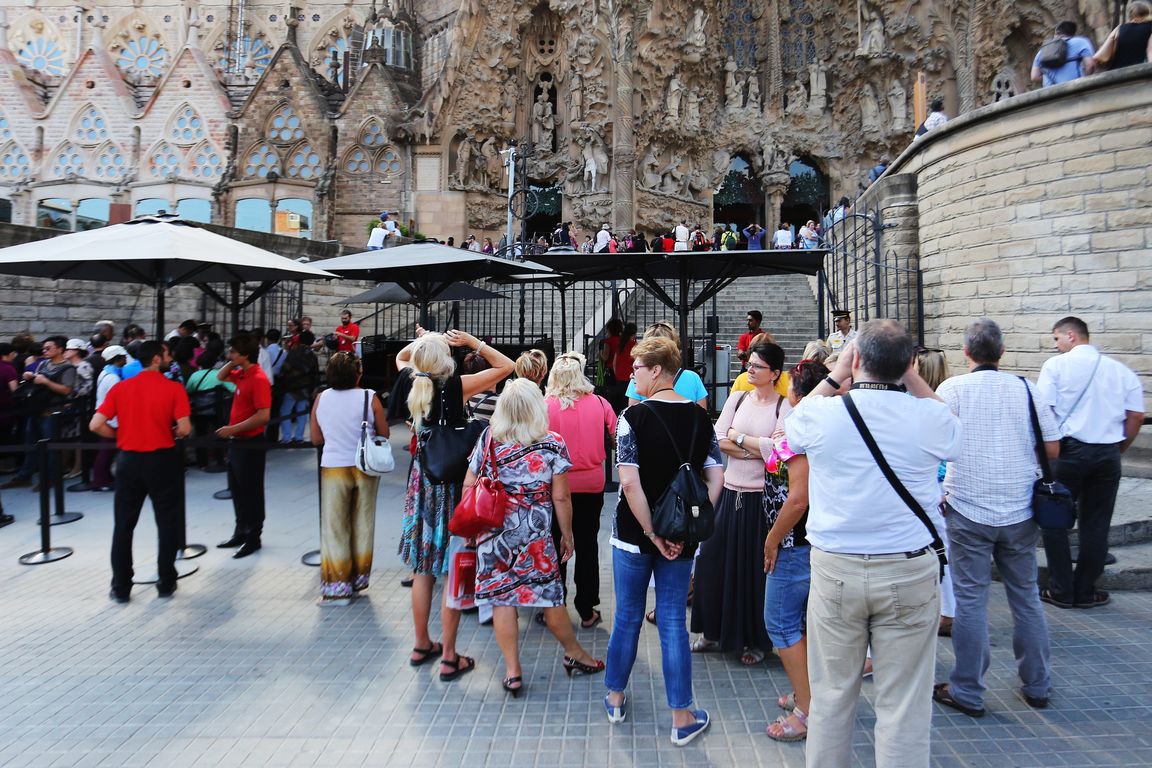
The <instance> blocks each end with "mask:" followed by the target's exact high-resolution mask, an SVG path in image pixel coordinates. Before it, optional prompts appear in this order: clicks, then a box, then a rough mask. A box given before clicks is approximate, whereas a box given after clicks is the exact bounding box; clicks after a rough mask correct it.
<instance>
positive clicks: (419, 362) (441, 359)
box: [388, 326, 513, 681]
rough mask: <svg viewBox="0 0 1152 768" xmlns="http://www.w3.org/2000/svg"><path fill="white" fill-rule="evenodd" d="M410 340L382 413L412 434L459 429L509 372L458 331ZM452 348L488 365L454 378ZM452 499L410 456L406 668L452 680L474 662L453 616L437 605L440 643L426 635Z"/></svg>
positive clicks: (403, 553) (501, 360)
mask: <svg viewBox="0 0 1152 768" xmlns="http://www.w3.org/2000/svg"><path fill="white" fill-rule="evenodd" d="M416 333H417V338H416V340H415V341H414V342H412V343H411V344H409V345H408V346H406V347H404V349H402V350H400V352H399V353H398V354H397V355H396V366H397V368H399V369H400V376H399V378H397V380H396V385H395V386H394V387H393V388H392V394H391V396H390V397H389V400H388V406H389V416H391V417H394V418H403V419H407V420H408V421H409V422H410V423H411V425H412V432H413V434H414V435H417V436H418V435H419V434H420V432H421V430H422V429H424V427H425V426H426V425H430V424H435V423H438V422H439V421H441V420H443V421H444V422H446V423H447V424H451V425H462V424H464V422H465V421H466V417H465V412H464V404H465V403H466V402H467V401H468V398H470V397H471V396H472V395H474V394H476V393H477V392H483V391H484V390H487V389H491V388H493V387H495V386H496V384H497V383H498V382H500V381H501V380H503V379H505V378H507V377H508V375H509V374H511V373H512V368H513V364H512V361H511V360H510V359H508V357H507V356H506V355H504V354H503V353H501V352H499V351H497V350H495V349H493V348H492V347H490V346H488V345H487V344H486V343H485V342H482V341H480V340H478V339H477V338H476V337H475V336H473V335H472V334H470V333H465V332H464V331H456V330H453V331H448V332H447V333H444V334H439V333H428V332H426V331H425V330H424V329H423V328H420V327H419V326H417V329H416ZM452 347H466V348H468V349H471V350H473V351H474V352H476V353H478V354H480V355H482V356H483V357H484V359H485V360H486V361H487V362H488V364H489V365H491V368H489V369H487V370H485V371H480V372H479V373H472V374H464V375H460V374H459V373H458V372H457V371H456V363H455V361H454V360H453V359H452ZM459 500H460V484H459V483H434V482H432V481H431V479H430V478H428V477H427V476H426V474H425V472H424V470H423V468H422V467H421V466H420V456H419V454H418V453H416V452H415V451H413V456H412V464H411V466H410V467H409V469H408V487H407V491H406V493H405V497H404V522H403V530H402V533H401V535H400V551H399V554H400V557H401V558H402V559H403V560H404V563H405V564H406V565H407V566H408V567H409V568H411V569H412V573H413V584H412V623H413V628H414V629H415V633H416V644H415V645H414V646H413V648H412V654H411V655H410V656H409V657H408V663H409V664H411V665H412V666H414V667H418V666H420V665H422V664H426V663H427V662H429V661H431V660H432V659H434V658H436V657H437V656H441V659H440V679H441V680H444V681H448V680H455V679H456V678H457V677H459V676H460V675H462V674H464V673H466V672H471V671H472V670H473V669H474V668H475V666H476V661H475V660H474V659H471V658H469V657H467V656H461V655H459V654H457V653H456V630H457V628H458V627H459V625H460V612H459V611H458V610H455V609H452V608H449V607H448V606H447V604H446V603H445V604H444V606H443V607H442V610H441V613H440V623H441V626H442V630H443V633H444V634H443V639H442V643H438V642H433V641H432V638H431V636H430V635H429V634H428V617H429V614H430V613H431V612H432V586H433V583H434V582H435V579H436V576H437V575H439V574H443V573H444V572H445V566H446V564H447V563H446V561H447V554H448V520H449V518H450V517H451V516H452V511H453V510H454V509H455V508H456V503H457V502H458V501H459Z"/></svg>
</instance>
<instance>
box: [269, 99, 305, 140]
mask: <svg viewBox="0 0 1152 768" xmlns="http://www.w3.org/2000/svg"><path fill="white" fill-rule="evenodd" d="M264 135H265V136H267V137H268V139H269V140H270V141H273V142H275V143H277V144H291V143H292V142H294V141H299V140H300V139H302V138H304V125H303V123H302V122H301V120H300V116H299V115H297V114H296V110H294V109H292V107H291V106H289V105H288V104H284V105H282V106H281V107H280V108H279V109H277V110H276V111H275V112H274V113H273V114H272V119H271V120H269V121H268V128H267V130H265V132H264Z"/></svg>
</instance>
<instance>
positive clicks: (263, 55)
mask: <svg viewBox="0 0 1152 768" xmlns="http://www.w3.org/2000/svg"><path fill="white" fill-rule="evenodd" d="M271 61H272V46H271V45H269V44H268V41H267V40H265V39H264V37H263V36H262V35H257V36H256V37H251V36H249V35H244V36H243V37H241V38H239V39H237V40H236V42H234V43H232V46H231V50H230V51H228V52H227V53H225V54H224V56H222V57H221V58H220V59H218V60H217V62H216V66H217V67H218V68H219V69H220V70H221V71H223V72H235V73H236V74H242V73H243V72H244V70H245V69H246V68H247V67H249V66H250V67H252V69H253V71H254V72H255V73H256V76H257V77H259V76H260V75H262V74H263V73H264V70H265V69H267V68H268V64H269V62H271ZM233 62H234V63H233Z"/></svg>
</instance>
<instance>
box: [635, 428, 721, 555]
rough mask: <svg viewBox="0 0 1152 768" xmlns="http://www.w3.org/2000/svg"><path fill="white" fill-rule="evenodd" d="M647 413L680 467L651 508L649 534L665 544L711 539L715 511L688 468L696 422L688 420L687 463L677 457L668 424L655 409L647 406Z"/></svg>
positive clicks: (701, 483) (676, 450)
mask: <svg viewBox="0 0 1152 768" xmlns="http://www.w3.org/2000/svg"><path fill="white" fill-rule="evenodd" d="M648 412H649V413H650V414H652V416H653V418H655V419H656V421H658V422H659V423H660V426H662V427H663V428H664V431H665V432H666V433H667V434H668V443H669V445H671V446H672V450H673V451H675V453H676V461H677V462H678V463H679V464H680V466H679V468H678V469H677V470H676V475H675V476H674V477H673V478H672V482H671V483H669V484H668V487H667V488H666V489H664V493H662V494H660V498H658V499H657V500H656V504H655V505H653V507H652V532H653V533H655V534H656V535H657V536H660V537H661V538H665V539H668V540H669V541H682V542H684V543H685V544H698V543H700V542H701V541H704V540H705V539H707V538H708V537H709V536H711V535H712V531H713V530H715V528H716V510H715V509H714V508H713V506H712V501H711V499H709V498H708V486H707V485H705V483H704V481H703V480H701V479H700V475H699V473H697V472H696V470H695V469H693V467H692V463H691V458H692V450H693V449H694V448H695V446H696V432H697V428H698V427H699V421H698V420H697V419H696V418H695V417H696V415H697V414H696V413H695V412H693V414H692V416H693V419H692V438H691V439H690V440H689V441H688V460H687V461H686V460H685V459H684V457H683V455H682V454H681V453H680V447H679V444H678V442H677V440H676V438H675V437H674V436H673V435H672V430H670V429H668V424H667V423H665V421H664V419H662V418H661V417H660V414H659V413H657V411H656V409H655V408H653V407H651V406H649V407H648Z"/></svg>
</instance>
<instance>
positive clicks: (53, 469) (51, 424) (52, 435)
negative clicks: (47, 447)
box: [16, 416, 60, 483]
mask: <svg viewBox="0 0 1152 768" xmlns="http://www.w3.org/2000/svg"><path fill="white" fill-rule="evenodd" d="M57 426H58V425H57V418H56V417H55V416H28V417H26V420H25V422H24V446H25V447H26V448H35V447H36V443H38V442H40V441H41V440H44V439H48V440H55V439H56V438H57V437H58V435H57ZM37 472H41V473H42V474H41V477H40V482H42V483H52V482H55V480H56V478H57V477H58V476H59V474H60V452H59V451H48V466H47V467H41V466H40V454H39V452H38V451H35V450H32V451H29V452H28V453H26V454H24V463H23V464H21V465H20V470H19V471H18V472H17V473H16V478H18V479H20V480H31V479H32V476H33V475H35V474H36V473H37Z"/></svg>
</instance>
